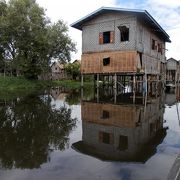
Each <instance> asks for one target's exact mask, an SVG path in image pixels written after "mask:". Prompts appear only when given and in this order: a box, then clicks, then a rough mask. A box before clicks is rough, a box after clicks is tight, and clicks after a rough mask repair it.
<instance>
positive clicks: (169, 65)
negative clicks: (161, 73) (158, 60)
mask: <svg viewBox="0 0 180 180" xmlns="http://www.w3.org/2000/svg"><path fill="white" fill-rule="evenodd" d="M179 66H180V64H179V61H177V60H176V59H174V58H169V59H168V60H167V62H166V81H170V82H172V83H175V80H177V79H178V74H179V70H180V67H179Z"/></svg>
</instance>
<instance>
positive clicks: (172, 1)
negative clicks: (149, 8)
mask: <svg viewBox="0 0 180 180" xmlns="http://www.w3.org/2000/svg"><path fill="white" fill-rule="evenodd" d="M148 1H149V2H150V3H151V4H152V5H158V6H164V7H168V8H178V7H180V1H179V0H148Z"/></svg>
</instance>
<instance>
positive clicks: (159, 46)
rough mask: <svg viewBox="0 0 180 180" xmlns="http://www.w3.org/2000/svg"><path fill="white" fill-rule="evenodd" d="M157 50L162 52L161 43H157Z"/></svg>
mask: <svg viewBox="0 0 180 180" xmlns="http://www.w3.org/2000/svg"><path fill="white" fill-rule="evenodd" d="M158 52H160V53H161V54H162V44H161V43H158Z"/></svg>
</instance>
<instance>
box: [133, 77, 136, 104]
mask: <svg viewBox="0 0 180 180" xmlns="http://www.w3.org/2000/svg"><path fill="white" fill-rule="evenodd" d="M135 99H136V75H133V103H135Z"/></svg>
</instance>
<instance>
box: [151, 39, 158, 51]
mask: <svg viewBox="0 0 180 180" xmlns="http://www.w3.org/2000/svg"><path fill="white" fill-rule="evenodd" d="M151 45H152V50H157V41H156V40H154V39H152V44H151Z"/></svg>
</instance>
